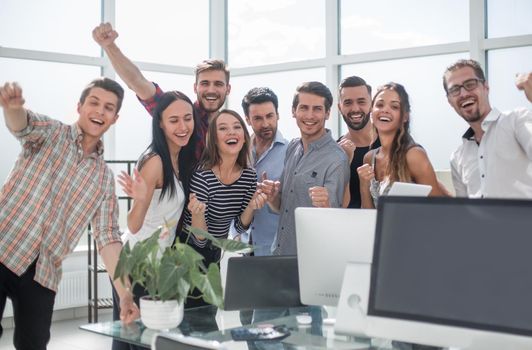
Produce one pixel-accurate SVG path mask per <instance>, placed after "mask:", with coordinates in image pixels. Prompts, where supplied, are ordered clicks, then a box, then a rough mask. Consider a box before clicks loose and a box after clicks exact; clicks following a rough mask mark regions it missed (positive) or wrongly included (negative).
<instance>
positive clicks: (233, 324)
mask: <svg viewBox="0 0 532 350" xmlns="http://www.w3.org/2000/svg"><path fill="white" fill-rule="evenodd" d="M303 311H304V310H303ZM239 315H240V313H239V312H238V311H223V310H218V309H217V308H216V307H214V306H205V307H198V308H194V309H187V310H185V314H184V318H183V322H181V324H180V325H179V327H178V328H175V329H172V330H170V332H176V333H181V334H184V335H187V336H193V337H197V338H201V339H205V340H216V341H218V342H220V343H222V344H223V345H224V346H225V347H226V348H227V349H266V348H267V349H292V350H295V349H297V350H303V349H337V350H343V349H394V347H392V345H391V344H390V342H389V341H380V340H375V339H365V338H354V337H348V336H341V335H336V334H334V326H333V325H328V324H323V323H322V321H321V320H313V322H312V324H311V325H300V324H298V323H297V320H296V315H290V316H287V317H282V318H276V319H273V320H269V321H265V322H260V323H259V324H271V325H274V326H278V325H284V326H286V327H287V328H288V329H289V331H290V335H289V336H288V337H286V338H283V339H280V340H267V341H264V340H260V341H248V342H245V341H244V342H243V341H233V340H232V337H231V332H230V329H232V328H238V327H242V324H241V323H240V318H239ZM253 326H254V325H247V326H244V327H253ZM80 328H81V329H83V330H86V331H90V332H95V333H98V334H102V335H106V336H110V337H113V338H114V339H117V340H121V341H124V342H127V343H130V344H135V345H141V346H145V347H150V345H151V341H152V337H153V336H154V335H155V334H157V333H158V331H156V330H152V329H147V328H146V327H144V325H143V324H142V322H140V320H139V321H136V322H135V323H133V324H131V325H127V326H124V325H122V324H121V323H120V321H115V322H101V323H92V324H87V325H83V326H80ZM246 343H247V344H246ZM401 349H403V348H402V347H401Z"/></svg>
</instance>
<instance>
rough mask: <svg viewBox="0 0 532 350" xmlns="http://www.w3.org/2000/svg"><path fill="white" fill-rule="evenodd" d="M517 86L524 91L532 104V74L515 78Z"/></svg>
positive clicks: (519, 75)
mask: <svg viewBox="0 0 532 350" xmlns="http://www.w3.org/2000/svg"><path fill="white" fill-rule="evenodd" d="M515 86H517V88H518V89H519V90H523V91H524V92H525V96H526V98H527V99H528V101H530V102H532V72H529V73H522V74H518V75H517V77H516V78H515Z"/></svg>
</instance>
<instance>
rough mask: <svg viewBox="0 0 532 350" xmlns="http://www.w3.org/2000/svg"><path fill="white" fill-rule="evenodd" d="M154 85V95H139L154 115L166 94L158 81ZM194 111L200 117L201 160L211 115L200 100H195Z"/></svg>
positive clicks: (198, 140) (198, 131)
mask: <svg viewBox="0 0 532 350" xmlns="http://www.w3.org/2000/svg"><path fill="white" fill-rule="evenodd" d="M153 85H155V94H154V95H153V96H152V97H150V98H149V99H147V100H143V99H141V98H140V97H138V96H137V98H138V99H139V101H140V103H142V105H143V106H144V108H146V110H147V111H148V113H150V115H151V116H153V114H154V113H155V110H156V109H157V106H158V105H159V101H160V99H161V96H162V95H163V94H164V91H163V90H162V89H161V87H160V86H159V85H158V84H157V83H153ZM194 112H195V113H196V115H197V117H198V119H197V121H198V122H199V125H198V126H197V128H196V159H197V160H199V159H200V157H201V154H202V153H203V150H204V149H205V140H206V139H207V128H208V127H209V115H208V114H207V111H206V110H204V109H203V108H202V107H201V106H200V104H199V102H198V101H196V102H194Z"/></svg>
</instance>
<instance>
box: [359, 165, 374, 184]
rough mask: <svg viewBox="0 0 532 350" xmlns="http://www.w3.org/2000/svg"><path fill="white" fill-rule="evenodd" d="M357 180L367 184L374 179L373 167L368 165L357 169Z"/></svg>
mask: <svg viewBox="0 0 532 350" xmlns="http://www.w3.org/2000/svg"><path fill="white" fill-rule="evenodd" d="M357 173H358V178H359V179H360V182H361V183H365V184H367V183H369V182H370V181H371V179H374V178H375V173H374V171H373V167H372V166H371V165H369V164H362V165H361V166H359V167H358V168H357Z"/></svg>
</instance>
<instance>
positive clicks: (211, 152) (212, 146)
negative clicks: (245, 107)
mask: <svg viewBox="0 0 532 350" xmlns="http://www.w3.org/2000/svg"><path fill="white" fill-rule="evenodd" d="M222 114H230V115H232V116H233V117H235V118H236V119H237V120H238V122H239V123H240V125H242V129H243V130H244V145H242V149H241V150H240V152H239V153H238V157H237V159H236V163H237V164H238V165H240V167H242V169H244V168H248V167H249V164H250V160H249V159H250V157H249V153H250V137H249V132H248V129H247V127H246V124H245V123H244V120H243V119H242V117H241V116H240V114H238V113H237V112H235V111H233V110H231V109H222V110H221V111H220V112H218V114H217V115H216V116H215V117H214V118H212V120H211V121H210V122H209V128H208V130H207V145H206V147H205V149H204V150H203V154H202V155H201V160H200V165H199V167H198V168H199V170H206V169H212V168H213V167H214V166H216V165H219V164H220V163H221V161H222V158H221V157H220V150H219V149H218V135H217V133H216V124H217V122H218V119H219V117H220V115H222Z"/></svg>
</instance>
